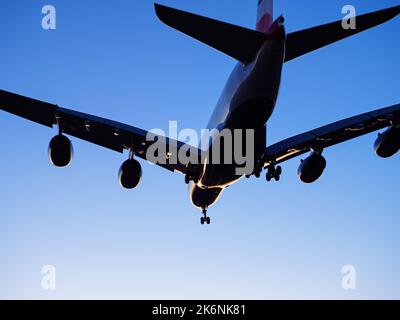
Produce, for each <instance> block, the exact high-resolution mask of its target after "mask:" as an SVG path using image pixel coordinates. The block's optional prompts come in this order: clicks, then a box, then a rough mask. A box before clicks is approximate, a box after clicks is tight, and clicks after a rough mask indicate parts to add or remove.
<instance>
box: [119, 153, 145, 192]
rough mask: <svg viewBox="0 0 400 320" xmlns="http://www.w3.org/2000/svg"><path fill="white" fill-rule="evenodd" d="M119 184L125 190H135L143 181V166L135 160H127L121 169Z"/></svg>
mask: <svg viewBox="0 0 400 320" xmlns="http://www.w3.org/2000/svg"><path fill="white" fill-rule="evenodd" d="M118 178H119V183H120V185H121V186H122V187H123V188H125V189H135V188H136V187H137V186H138V185H139V183H140V181H141V180H142V166H141V165H140V163H139V162H138V161H136V160H135V159H130V160H126V161H125V162H124V163H123V164H122V166H121V168H120V169H119V176H118Z"/></svg>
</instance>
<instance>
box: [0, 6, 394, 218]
mask: <svg viewBox="0 0 400 320" xmlns="http://www.w3.org/2000/svg"><path fill="white" fill-rule="evenodd" d="M272 2H273V1H272V0H258V16H257V26H256V30H250V29H246V28H243V27H239V26H235V25H232V24H229V23H225V22H221V21H217V20H214V19H210V18H206V17H202V16H199V15H195V14H192V13H188V12H184V11H180V10H176V9H173V8H169V7H166V6H163V5H159V4H155V9H156V13H157V15H158V17H159V18H160V20H161V21H163V22H164V23H165V24H167V25H169V26H171V27H173V28H175V29H177V30H179V31H181V32H183V33H185V34H187V35H189V36H191V37H193V38H195V39H197V40H199V41H201V42H203V43H205V44H207V45H208V46H210V47H212V48H215V49H217V50H219V51H221V52H223V53H225V54H227V55H229V56H230V57H232V58H234V59H236V60H237V61H238V63H237V65H236V67H235V68H234V70H233V72H232V74H231V75H230V77H229V79H228V82H227V84H226V87H225V89H224V91H223V93H222V96H221V99H220V100H219V102H218V104H217V106H216V108H215V111H214V113H213V115H212V117H211V120H210V122H209V124H208V128H209V129H218V130H217V132H220V131H221V130H231V131H234V130H252V131H253V132H254V141H253V142H254V150H253V156H254V164H253V166H252V171H251V172H248V173H247V174H238V171H237V169H238V168H239V167H240V164H238V163H235V162H229V163H226V162H224V161H222V162H221V163H213V161H212V157H211V155H212V151H211V150H214V146H215V144H216V143H217V141H220V140H219V139H218V138H219V134H218V133H217V134H216V135H215V136H214V137H213V138H212V139H211V140H210V141H209V142H207V143H208V144H207V145H208V149H207V150H199V148H198V147H194V146H191V145H188V144H185V143H183V142H180V141H176V140H173V139H170V138H167V137H162V136H157V135H155V134H153V135H151V133H149V132H148V131H146V130H142V129H139V128H137V127H133V126H129V125H126V124H123V123H118V122H115V121H111V120H108V119H104V118H100V117H96V116H93V115H89V114H84V113H80V112H77V111H73V110H69V109H64V108H61V107H59V106H57V105H54V104H50V103H47V102H42V101H38V100H34V99H31V98H28V97H24V96H20V95H17V94H14V93H11V92H7V91H4V90H0V109H2V110H4V111H7V112H9V113H12V114H15V115H17V116H20V117H23V118H26V119H28V120H31V121H34V122H37V123H39V124H42V125H45V126H48V127H53V126H54V125H56V126H58V130H59V134H58V135H57V136H55V137H54V138H53V139H52V140H51V142H50V144H49V157H50V160H51V162H52V163H53V164H54V165H55V166H58V167H64V166H67V165H68V164H69V163H70V162H71V160H72V155H73V149H72V144H71V141H70V140H69V139H68V138H67V137H66V135H71V136H74V137H77V138H80V139H83V140H86V141H88V142H91V143H94V144H97V145H99V146H102V147H105V148H108V149H111V150H114V151H117V152H121V153H123V152H124V150H128V151H129V158H128V160H126V161H125V162H124V163H123V165H122V166H121V169H120V173H119V181H120V183H121V185H122V186H123V187H124V188H127V189H133V188H136V187H137V186H138V184H139V182H140V180H141V177H142V168H141V165H140V163H139V162H138V161H137V160H136V159H135V158H136V157H137V158H141V159H144V160H148V161H152V162H154V163H155V164H157V165H159V166H161V167H163V168H165V169H168V170H170V171H173V172H179V173H181V174H183V175H184V176H185V182H186V183H187V184H189V186H190V188H189V191H190V199H191V201H192V203H193V205H194V206H196V207H198V208H199V209H201V210H202V214H203V215H202V217H201V223H202V224H205V223H206V224H210V217H208V216H207V209H208V208H209V207H210V206H212V205H213V204H215V203H216V202H217V200H218V199H219V197H220V196H221V194H222V192H223V191H224V190H225V189H226V188H227V187H229V186H230V185H232V184H234V183H235V182H237V181H238V180H240V179H241V178H242V177H243V176H246V177H247V178H249V177H250V176H255V177H257V178H258V177H260V175H261V172H262V170H264V169H266V170H267V173H266V179H267V180H268V181H271V180H272V179H275V180H276V181H278V180H279V179H280V175H281V173H282V168H281V167H280V166H278V164H280V163H282V162H285V161H287V160H289V159H292V158H294V157H297V156H300V155H302V154H305V153H309V156H308V157H307V158H306V159H305V160H302V161H301V164H300V167H299V170H298V174H299V177H300V179H301V181H303V182H305V183H313V182H315V181H316V180H318V179H319V178H320V176H321V175H322V174H323V171H324V169H325V167H326V160H325V158H324V157H323V156H322V153H323V150H324V149H326V148H328V147H330V146H333V145H336V144H338V143H342V142H344V141H347V140H350V139H353V138H356V137H359V136H362V135H365V134H368V133H371V132H373V131H377V130H380V129H383V128H387V130H386V131H385V132H384V133H382V134H379V137H378V139H377V141H376V143H375V151H376V153H377V155H378V156H380V157H384V158H386V157H390V156H393V155H394V154H396V153H397V152H398V151H399V150H400V104H397V105H394V106H391V107H387V108H383V109H379V110H375V111H372V112H367V113H364V114H361V115H358V116H355V117H351V118H348V119H344V120H341V121H338V122H335V123H332V124H329V125H327V126H323V127H321V128H318V129H314V130H311V131H309V132H305V133H303V134H300V135H297V136H294V137H291V138H289V139H286V140H284V141H281V142H278V143H276V144H274V145H269V146H267V143H266V140H267V139H266V132H267V125H266V124H267V122H268V120H269V118H270V117H271V115H272V113H273V111H274V108H275V105H276V101H277V97H278V91H279V87H280V82H281V73H282V68H283V65H284V64H285V63H286V62H288V61H291V60H293V59H296V58H298V57H300V56H302V55H305V54H307V53H309V52H312V51H314V50H317V49H320V48H322V47H325V46H327V45H329V44H332V43H334V42H337V41H339V40H342V39H344V38H347V37H350V36H353V35H355V34H358V33H360V32H362V31H365V30H367V29H370V28H372V27H375V26H377V25H380V24H382V23H384V22H386V21H388V20H390V19H392V18H394V17H395V16H397V15H398V14H399V12H400V6H395V7H392V8H389V9H385V10H381V11H376V12H373V13H369V14H364V15H361V16H358V17H357V19H356V22H357V27H356V29H346V28H344V27H343V24H342V21H337V22H333V23H329V24H325V25H321V26H318V27H314V28H311V29H306V30H302V31H298V32H294V33H286V30H285V26H284V18H283V17H282V16H280V17H279V18H277V19H276V20H275V21H273V3H272ZM149 136H151V137H152V139H149ZM155 141H157V143H159V144H161V145H163V146H164V148H160V150H164V151H162V153H161V154H158V158H160V157H161V158H162V159H163V160H164V161H156V160H152V159H150V158H149V156H148V151H149V149H150V148H151V147H152V145H153V144H154V143H155ZM240 143H241V144H245V141H240ZM221 148H222V145H221V144H220V145H219V146H218V147H217V150H219V149H221ZM182 150H184V151H185V153H186V152H189V153H190V152H194V153H196V154H200V155H202V157H204V158H203V160H205V161H199V162H198V161H192V162H189V163H184V162H182V161H179V157H177V154H179V152H180V151H182ZM204 155H205V156H204ZM171 159H178V161H172V160H171Z"/></svg>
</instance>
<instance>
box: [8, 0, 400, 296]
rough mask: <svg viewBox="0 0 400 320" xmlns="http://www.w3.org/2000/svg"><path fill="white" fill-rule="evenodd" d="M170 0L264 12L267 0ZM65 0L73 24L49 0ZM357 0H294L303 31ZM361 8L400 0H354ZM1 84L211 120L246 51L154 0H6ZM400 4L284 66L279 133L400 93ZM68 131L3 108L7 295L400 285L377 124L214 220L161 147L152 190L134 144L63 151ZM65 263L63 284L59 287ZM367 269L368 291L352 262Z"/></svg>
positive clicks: (257, 186) (307, 290) (90, 107)
mask: <svg viewBox="0 0 400 320" xmlns="http://www.w3.org/2000/svg"><path fill="white" fill-rule="evenodd" d="M253 2H254V3H252V2H251V1H235V2H232V1H231V0H229V1H228V0H219V1H212V0H197V1H195V0H185V1H183V0H175V1H172V0H170V1H168V0H164V1H162V3H164V4H167V5H170V6H174V7H179V8H182V9H184V10H189V11H192V12H196V13H200V14H202V15H207V16H210V17H213V18H216V19H220V20H224V21H229V22H232V23H235V24H239V25H242V26H245V27H249V28H253V27H254V25H255V16H256V2H257V1H256V0H254V1H253ZM45 4H52V5H54V6H55V8H56V9H57V30H54V31H44V30H43V29H42V28H41V18H42V15H41V8H42V6H43V5H45ZM346 4H349V2H348V1H339V0H331V1H320V2H317V1H313V0H303V1H294V0H276V1H275V16H277V15H278V14H280V13H283V14H284V16H285V17H286V25H287V30H288V31H289V32H290V31H296V30H299V29H304V28H307V27H312V26H314V25H319V24H322V23H325V22H330V21H334V20H338V19H341V9H342V7H343V6H344V5H346ZM351 4H353V5H354V6H355V7H356V9H357V11H358V13H365V12H369V11H373V10H377V9H381V8H386V7H390V6H394V5H398V4H399V1H396V0H380V1H362V0H352V1H351ZM0 37H1V39H3V41H2V49H1V59H0V70H1V73H0V88H2V89H4V90H9V91H13V92H17V93H20V94H23V95H26V96H31V97H34V98H37V99H41V100H45V101H49V102H53V103H57V104H59V105H60V106H63V107H66V108H71V109H75V110H79V111H82V112H87V113H91V114H95V115H98V116H103V117H107V118H110V119H113V120H118V121H122V122H126V123H128V124H131V125H135V126H138V127H141V128H144V129H152V128H162V129H165V130H167V128H168V121H170V120H177V121H178V123H179V126H180V128H195V129H201V128H203V127H204V126H205V125H206V124H207V122H208V118H209V116H210V115H211V112H212V110H213V108H214V105H215V103H216V101H217V99H218V97H219V94H220V92H221V90H222V88H223V86H224V83H225V81H226V79H227V77H228V75H229V73H230V71H231V69H232V68H233V66H234V64H235V62H234V61H233V60H232V59H231V58H229V57H226V56H224V55H222V54H220V53H219V52H216V51H214V50H212V49H210V48H208V47H206V46H204V45H202V44H200V43H198V42H196V41H194V40H192V39H190V38H188V37H186V36H184V35H181V34H179V33H177V32H175V31H174V30H172V29H170V28H168V27H166V26H164V25H163V24H162V23H160V22H159V21H158V20H157V18H156V16H155V14H154V10H153V6H152V1H144V0H137V1H128V0H124V1H122V0H120V1H108V0H107V1H94V0H90V1H89V0H87V1H77V0H75V1H57V0H50V1H29V2H28V1H22V0H18V1H2V2H1V5H0ZM398 39H399V18H397V19H396V20H393V21H391V22H389V23H387V24H385V25H383V26H380V27H378V28H376V29H373V30H370V31H367V32H365V33H363V34H361V35H358V36H356V37H354V38H352V39H347V40H345V41H343V42H340V43H338V44H335V45H333V46H330V47H329V48H325V49H323V50H320V51H317V52H314V53H311V54H309V55H307V56H305V57H302V58H300V59H298V60H296V61H293V62H290V63H288V64H287V65H285V67H284V73H283V83H282V88H281V92H280V98H279V101H278V105H277V108H276V111H275V114H274V115H273V117H272V118H271V121H270V124H269V132H268V134H269V137H268V139H269V142H270V143H273V142H276V141H278V140H280V139H284V138H287V137H289V136H291V135H294V134H298V133H300V132H302V131H305V130H310V129H312V128H315V127H318V126H321V125H324V124H327V123H330V122H332V121H336V120H339V119H341V118H343V117H348V116H352V115H356V114H358V113H363V112H366V111H370V110H373V109H376V108H381V107H385V106H389V105H393V104H396V103H398V102H399V94H398V93H399V82H398V74H399V64H400V63H399V59H398V56H399V51H400V47H399V41H398ZM55 133H56V132H55V131H54V130H53V131H52V130H49V129H48V128H44V127H41V126H39V125H36V124H34V123H30V122H28V121H25V120H22V119H19V118H17V117H14V116H11V115H9V114H6V113H3V112H1V113H0V146H1V150H2V154H1V160H0V161H1V165H0V177H1V179H0V298H45V299H54V298H112V299H115V298H123V299H125V298H133V299H135V298H136V299H146V298H152V299H157V298H160V299H161V298H162V299H175V298H180V299H183V298H185V299H192V298H208V299H210V298H211V299H214V298H216V299H270V298H272V299H278V298H287V299H299V298H306V299H310V298H322V299H334V298H341V299H357V298H389V299H393V298H397V299H399V298H400V274H399V272H398V270H399V269H400V259H399V256H400V248H399V244H400V233H399V230H400V214H399V209H398V204H397V196H398V183H399V181H400V171H399V161H400V158H399V155H397V156H395V157H393V158H391V159H388V160H383V159H379V158H377V157H376V156H375V155H374V153H373V148H372V146H373V142H374V140H375V137H376V134H371V135H368V136H365V137H362V138H360V139H358V140H355V141H351V142H348V143H345V144H343V145H340V146H336V147H333V148H331V149H329V150H326V152H325V155H326V157H327V159H328V168H327V170H326V173H325V175H324V176H323V177H322V178H321V180H319V181H318V182H317V183H316V184H314V185H304V184H301V183H300V182H299V181H298V179H297V176H296V170H297V167H298V164H299V159H294V160H291V161H290V162H288V163H286V164H285V165H284V168H283V169H284V174H283V177H282V181H281V182H280V183H269V184H267V183H266V182H265V180H264V179H260V180H256V179H250V180H243V181H241V182H240V183H239V184H237V185H235V186H233V187H232V188H230V189H229V190H227V191H226V193H225V194H224V195H223V197H222V198H221V201H220V202H219V203H218V204H217V205H216V206H215V207H213V208H212V209H211V210H210V216H211V217H212V219H213V224H212V225H211V226H209V227H205V226H201V225H200V224H199V217H200V215H199V212H198V211H197V209H195V208H193V207H192V205H191V204H190V201H189V197H188V194H187V187H186V185H185V184H184V182H183V177H182V176H180V175H176V174H172V173H169V172H165V171H164V170H162V169H160V168H157V167H153V166H150V165H148V164H147V163H143V171H144V172H143V182H142V184H141V186H140V188H139V189H137V190H134V191H125V190H122V189H121V188H120V187H119V184H118V182H117V171H118V168H119V166H120V165H121V163H122V162H123V161H124V160H125V158H126V155H120V154H118V153H113V152H112V151H109V150H106V149H102V148H99V147H97V146H94V145H90V144H88V143H86V142H82V141H78V140H76V139H73V143H74V148H75V159H74V162H73V164H72V166H70V167H68V168H67V169H64V170H59V169H56V168H54V167H52V166H51V165H50V163H49V161H48V158H47V153H46V151H47V144H48V142H49V140H50V139H51V137H52V136H53V135H54V134H55ZM43 265H54V266H55V267H56V270H57V278H56V279H57V289H56V290H55V291H44V290H43V289H42V288H41V285H40V283H41V279H42V275H41V268H42V266H43ZM343 265H353V266H355V268H356V270H357V290H353V291H346V290H343V289H342V287H341V280H342V275H341V268H342V266H343Z"/></svg>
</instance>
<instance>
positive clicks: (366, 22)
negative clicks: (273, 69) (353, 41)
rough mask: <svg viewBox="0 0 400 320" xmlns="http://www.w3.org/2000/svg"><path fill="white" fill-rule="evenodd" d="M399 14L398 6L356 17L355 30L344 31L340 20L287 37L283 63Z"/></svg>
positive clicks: (399, 8) (399, 7)
mask: <svg viewBox="0 0 400 320" xmlns="http://www.w3.org/2000/svg"><path fill="white" fill-rule="evenodd" d="M399 13H400V6H396V7H392V8H389V9H385V10H381V11H376V12H372V13H368V14H364V15H361V16H358V17H357V19H356V29H348V30H346V29H344V28H343V26H342V20H340V21H336V22H333V23H329V24H326V25H322V26H318V27H314V28H311V29H307V30H302V31H298V32H294V33H290V34H288V35H287V44H286V58H285V62H287V61H290V60H293V59H295V58H297V57H300V56H302V55H304V54H306V53H309V52H312V51H314V50H317V49H320V48H322V47H325V46H327V45H329V44H331V43H334V42H336V41H339V40H342V39H345V38H347V37H350V36H352V35H355V34H357V33H360V32H362V31H365V30H367V29H370V28H372V27H375V26H377V25H380V24H382V23H384V22H386V21H388V20H390V19H392V18H394V17H396V16H397V15H398V14H399Z"/></svg>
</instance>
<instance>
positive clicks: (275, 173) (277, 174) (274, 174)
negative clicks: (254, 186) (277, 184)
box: [265, 163, 282, 182]
mask: <svg viewBox="0 0 400 320" xmlns="http://www.w3.org/2000/svg"><path fill="white" fill-rule="evenodd" d="M281 174H282V167H281V166H277V167H275V163H272V164H271V165H270V166H269V167H268V172H267V175H266V177H265V178H266V179H267V181H268V182H269V181H271V180H272V179H275V181H279V180H280V179H281Z"/></svg>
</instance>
